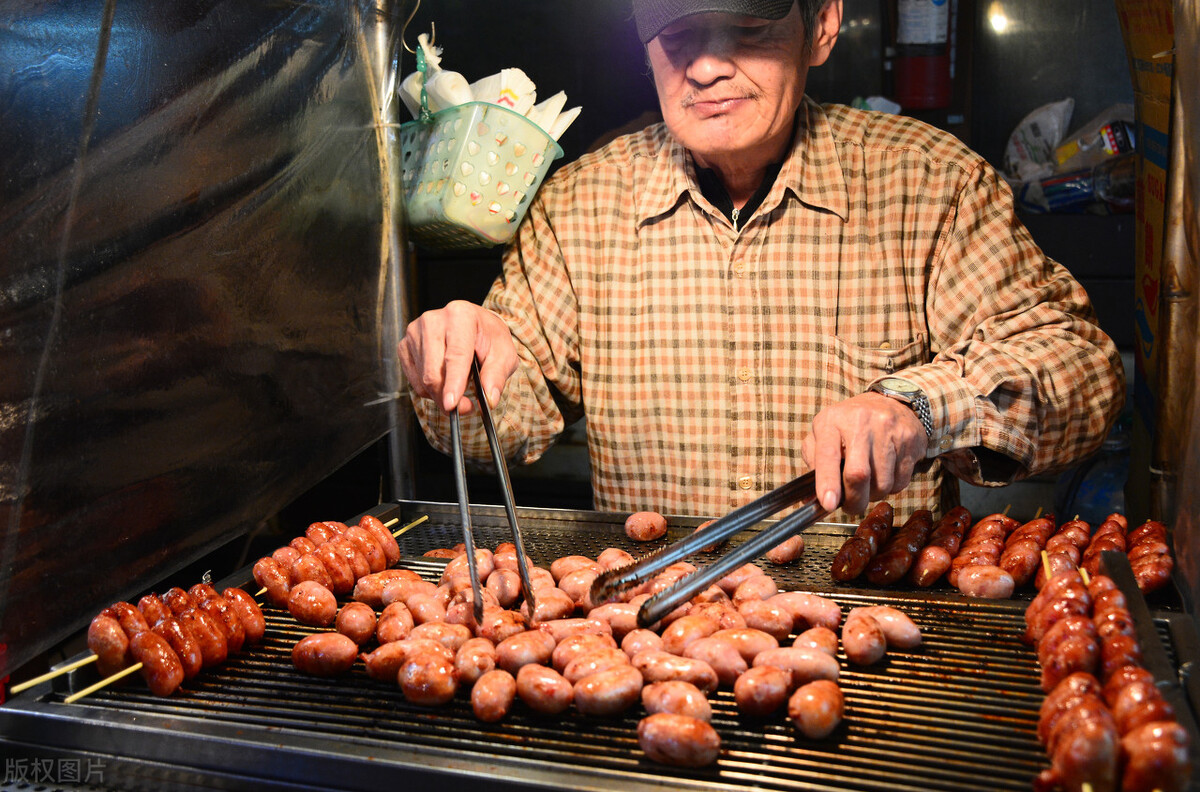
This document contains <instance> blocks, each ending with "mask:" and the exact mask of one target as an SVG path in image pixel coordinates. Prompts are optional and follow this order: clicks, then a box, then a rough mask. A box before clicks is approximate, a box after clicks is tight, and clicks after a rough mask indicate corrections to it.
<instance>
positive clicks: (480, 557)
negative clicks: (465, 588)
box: [442, 547, 496, 582]
mask: <svg viewBox="0 0 1200 792" xmlns="http://www.w3.org/2000/svg"><path fill="white" fill-rule="evenodd" d="M495 568H496V565H495V562H494V561H493V560H492V551H491V550H488V549H487V548H484V547H477V548H475V573H476V574H477V575H478V576H479V580H480V581H481V582H483V581H486V580H487V579H488V576H489V575H491V574H492V570H494V569H495ZM456 575H464V576H466V577H468V578H469V577H470V575H471V567H470V565H469V564H468V562H467V554H466V553H465V552H463V553H459V554H458V555H456V556H455V557H454V558H452V559H450V563H448V564H446V568H445V569H444V570H442V580H443V581H445V580H447V579H449V578H452V577H454V576H456Z"/></svg>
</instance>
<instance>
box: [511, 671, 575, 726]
mask: <svg viewBox="0 0 1200 792" xmlns="http://www.w3.org/2000/svg"><path fill="white" fill-rule="evenodd" d="M574 690H575V689H574V687H573V686H572V685H571V683H570V682H568V681H567V680H566V679H564V678H563V676H562V675H561V674H559V673H558V672H557V671H555V670H554V669H553V668H547V667H546V666H543V665H536V664H531V665H525V666H521V670H520V671H518V672H517V695H518V696H520V697H521V701H524V702H525V705H526V706H527V707H529V708H530V709H531V710H533V711H535V712H541V713H543V714H545V715H557V714H559V713H560V712H562V711H564V710H565V709H566V708H567V707H569V706H571V701H572V700H573V699H574V696H575V693H574Z"/></svg>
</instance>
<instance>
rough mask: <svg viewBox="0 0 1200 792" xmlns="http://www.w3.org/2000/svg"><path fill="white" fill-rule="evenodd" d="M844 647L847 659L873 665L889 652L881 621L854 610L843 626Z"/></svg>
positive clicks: (855, 662)
mask: <svg viewBox="0 0 1200 792" xmlns="http://www.w3.org/2000/svg"><path fill="white" fill-rule="evenodd" d="M842 648H844V649H845V650H846V659H847V660H849V661H850V662H851V663H854V664H855V665H862V666H866V665H872V664H874V663H878V662H879V661H880V660H882V659H883V656H884V654H885V653H886V652H887V639H886V638H885V637H884V635H883V630H882V629H881V628H880V627H879V622H877V621H875V619H873V618H872V617H871V616H868V615H866V614H864V613H861V612H852V615H851V616H850V617H849V618H847V619H846V624H845V626H844V627H842ZM826 656H828V655H826Z"/></svg>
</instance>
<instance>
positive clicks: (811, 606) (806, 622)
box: [767, 591, 842, 631]
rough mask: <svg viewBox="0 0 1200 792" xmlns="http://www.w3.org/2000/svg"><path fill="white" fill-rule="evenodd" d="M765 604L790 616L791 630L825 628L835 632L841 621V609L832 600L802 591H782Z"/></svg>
mask: <svg viewBox="0 0 1200 792" xmlns="http://www.w3.org/2000/svg"><path fill="white" fill-rule="evenodd" d="M767 602H769V603H771V604H772V605H778V606H779V607H781V608H783V609H784V610H786V611H788V612H789V613H791V614H792V620H793V627H792V628H793V629H794V630H796V631H800V630H807V629H808V628H809V627H827V628H828V629H830V630H836V629H837V627H838V625H839V624H841V621H842V608H841V606H840V605H838V604H837V603H836V602H834V601H833V600H831V599H829V598H827V597H822V596H819V595H817V594H807V593H804V592H802V591H784V592H781V593H779V594H776V595H775V596H774V597H771V598H770V599H768V600H767Z"/></svg>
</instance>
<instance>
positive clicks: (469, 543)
mask: <svg viewBox="0 0 1200 792" xmlns="http://www.w3.org/2000/svg"><path fill="white" fill-rule="evenodd" d="M471 378H472V380H474V382H475V400H476V401H477V402H479V415H480V417H481V418H482V419H483V431H484V432H485V433H486V434H487V439H488V446H490V447H491V449H492V461H493V462H494V463H495V465H496V477H497V478H498V479H499V480H500V493H501V495H502V496H503V497H504V513H505V514H506V515H507V516H508V527H509V529H510V530H511V531H512V541H513V545H515V546H516V549H517V574H518V575H520V577H521V592H522V594H524V596H525V602H526V603H527V604H528V605H529V616H530V618H531V619H532V618H533V613H534V608H535V607H537V603H536V602H535V601H534V595H533V584H532V583H531V582H530V580H529V562H528V561H527V560H526V558H525V543H524V542H522V541H521V528H520V526H518V525H517V508H516V506H515V505H514V504H513V494H512V484H511V483H510V482H509V479H508V466H507V465H506V464H505V462H504V452H503V451H501V450H500V441H499V440H497V439H496V427H495V425H494V424H493V423H492V411H491V408H489V407H488V403H487V397H486V396H484V393H483V383H482V382H481V381H480V379H479V362H478V361H477V360H474V359H472V360H471ZM450 444H451V446H452V448H451V450H452V452H453V453H452V454H451V456H453V457H454V483H455V485H456V486H457V489H458V512H459V516H460V517H461V519H462V531H463V546H464V547H465V548H466V551H467V568H468V569H469V570H470V575H471V596H472V598H473V603H474V608H475V611H474V612H475V623H476V624H483V595H482V594H481V593H480V589H479V569H478V567H477V565H476V561H475V537H474V532H473V530H472V528H471V509H470V506H469V504H468V498H467V471H466V463H465V462H464V461H463V449H462V427H461V426H460V425H459V416H458V408H457V407H456V408H455V409H454V410H453V411H452V412H451V413H450Z"/></svg>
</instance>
